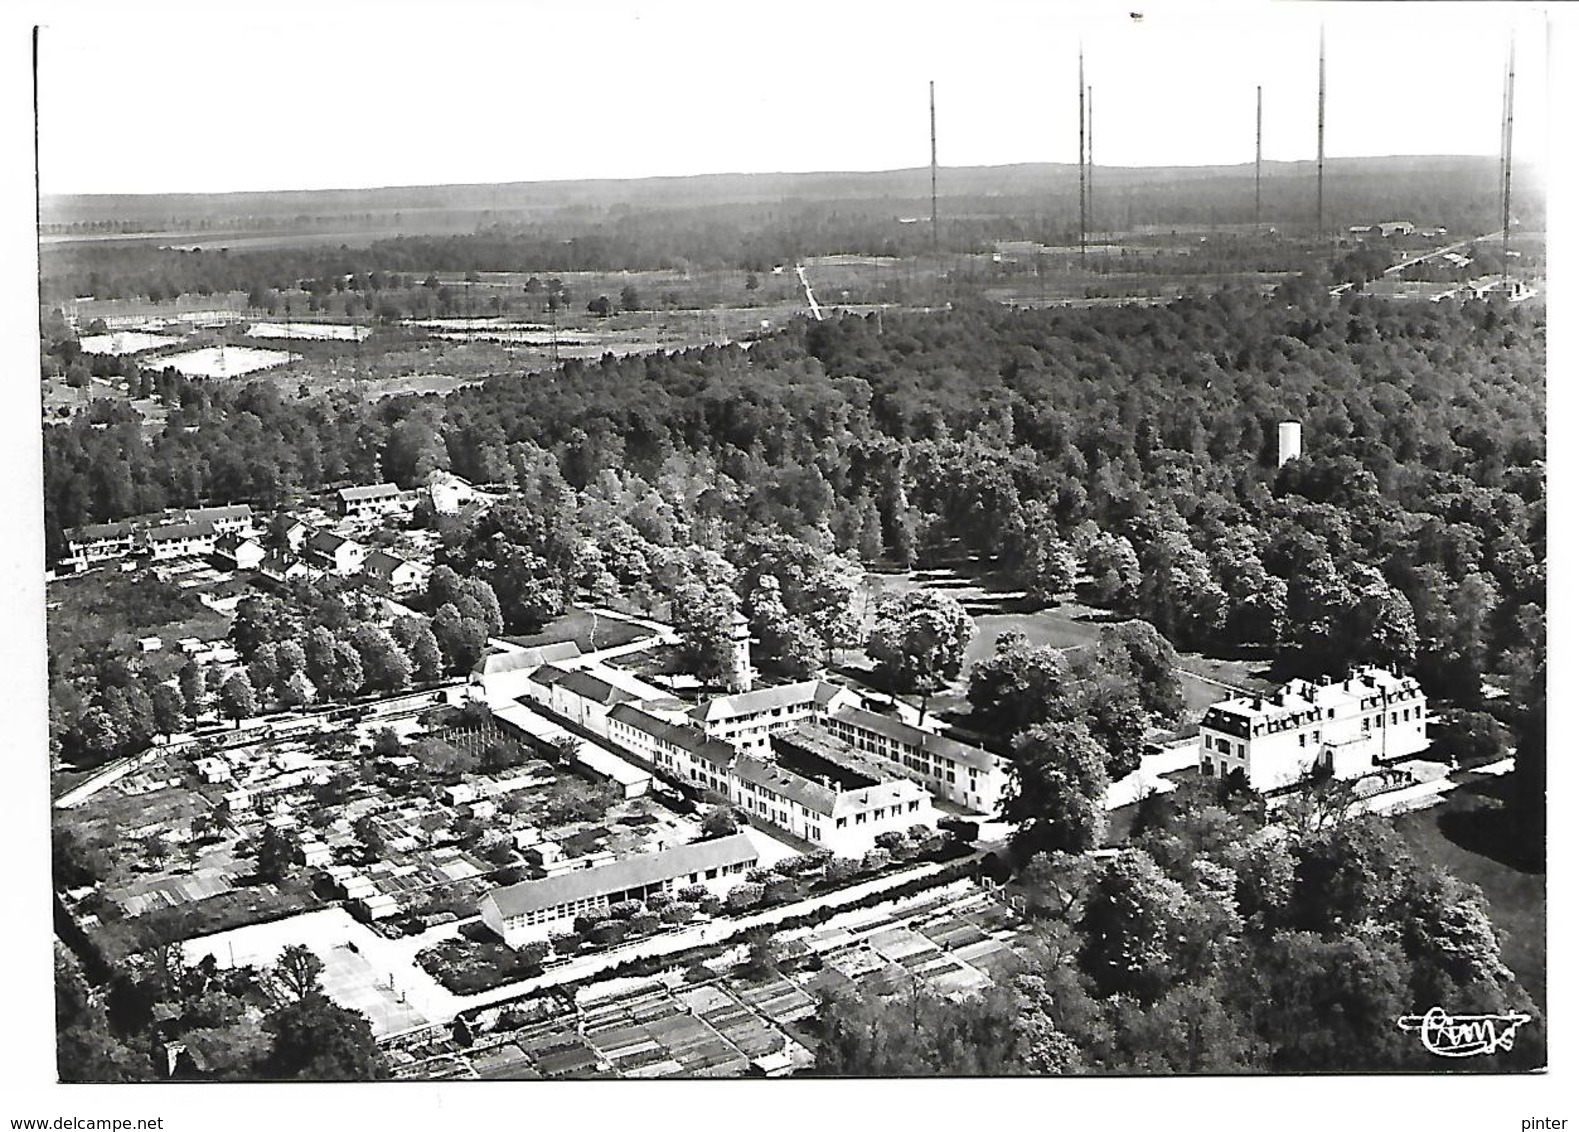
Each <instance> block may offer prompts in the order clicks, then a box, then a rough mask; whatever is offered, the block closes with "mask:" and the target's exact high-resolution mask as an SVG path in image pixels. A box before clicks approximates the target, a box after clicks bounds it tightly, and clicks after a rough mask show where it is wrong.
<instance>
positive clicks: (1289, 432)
mask: <svg viewBox="0 0 1579 1132" xmlns="http://www.w3.org/2000/svg"><path fill="white" fill-rule="evenodd" d="M1299 452H1300V447H1299V422H1298V421H1284V422H1283V423H1282V424H1280V425H1278V426H1277V466H1278V467H1280V468H1281V467H1282V466H1283V465H1284V464H1286V463H1288V462H1289V461H1290V460H1297V459H1299Z"/></svg>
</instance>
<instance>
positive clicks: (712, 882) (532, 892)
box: [479, 833, 757, 947]
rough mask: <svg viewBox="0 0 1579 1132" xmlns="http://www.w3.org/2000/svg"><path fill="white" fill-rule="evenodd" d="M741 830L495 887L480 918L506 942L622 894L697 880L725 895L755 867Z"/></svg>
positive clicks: (645, 893)
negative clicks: (588, 867) (725, 835)
mask: <svg viewBox="0 0 1579 1132" xmlns="http://www.w3.org/2000/svg"><path fill="white" fill-rule="evenodd" d="M756 864H757V850H756V847H755V846H754V845H753V844H752V843H751V838H750V837H748V836H747V835H746V834H744V833H737V834H734V835H733V836H730V837H723V838H719V839H717V840H715V841H700V842H697V843H696V844H694V845H680V846H676V847H675V848H672V849H664V850H661V851H660V852H657V853H643V854H641V855H639V856H635V857H627V858H625V859H624V860H622V861H612V862H610V863H609V864H606V865H598V866H596V867H595V868H590V869H578V870H573V871H571V872H566V873H561V874H559V875H558V876H551V877H544V878H543V879H542V880H529V881H523V882H522V883H520V884H512V885H509V886H508V887H505V888H496V889H494V890H493V891H492V892H490V893H488V894H487V895H486V896H484V897H483V898H482V902H481V905H480V907H479V911H480V912H481V914H482V921H483V923H484V924H486V925H488V927H489V929H490V930H492V931H493V932H494V934H496V935H497V936H498V937H499V938H500V939H502V940H504V942H505V943H507V944H509V945H510V946H511V947H519V946H521V945H522V944H524V943H530V942H532V941H534V940H545V939H547V938H548V937H549V935H550V934H552V933H554V932H557V931H563V930H567V929H569V928H570V926H571V925H572V924H573V923H574V922H575V919H576V917H577V916H582V915H586V914H587V913H589V912H592V911H594V910H596V909H599V908H606V907H608V906H609V905H610V904H617V903H619V902H620V901H622V900H645V899H647V897H649V896H654V895H657V894H659V893H665V894H672V893H673V892H675V891H676V890H677V889H680V888H685V887H688V886H690V885H693V884H699V885H701V886H703V887H704V888H706V889H707V890H708V891H709V892H711V893H713V894H714V895H716V896H724V895H726V894H727V893H728V891H729V890H730V889H731V888H733V887H734V886H735V885H736V884H739V883H740V881H741V880H742V879H743V878H744V875H745V873H746V872H747V871H749V870H750V869H753V868H755V867H756Z"/></svg>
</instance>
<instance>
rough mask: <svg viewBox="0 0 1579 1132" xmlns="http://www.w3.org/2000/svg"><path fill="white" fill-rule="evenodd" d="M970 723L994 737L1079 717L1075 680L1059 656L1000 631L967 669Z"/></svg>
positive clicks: (1021, 635)
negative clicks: (984, 654) (987, 652)
mask: <svg viewBox="0 0 1579 1132" xmlns="http://www.w3.org/2000/svg"><path fill="white" fill-rule="evenodd" d="M968 695H969V700H970V705H971V711H972V718H971V723H972V725H973V726H975V727H977V728H978V729H980V730H983V731H985V732H987V733H988V734H990V735H993V736H995V737H997V738H1000V739H1009V738H1011V737H1012V736H1014V735H1018V734H1019V733H1020V732H1022V731H1024V730H1025V729H1026V728H1028V727H1032V726H1035V725H1036V724H1040V723H1047V722H1049V721H1051V720H1055V719H1059V720H1069V719H1075V718H1077V717H1078V716H1079V713H1080V703H1079V698H1078V687H1077V681H1076V680H1075V677H1074V674H1073V673H1072V672H1071V671H1070V667H1069V662H1068V661H1067V660H1066V659H1065V657H1064V654H1063V653H1062V652H1060V651H1059V650H1058V649H1055V648H1053V647H1052V646H1050V645H1036V646H1033V645H1031V644H1030V642H1029V640H1028V639H1027V638H1026V636H1025V634H1024V633H1022V632H1019V631H1016V630H1010V631H1008V632H1005V633H1001V634H999V636H998V641H997V645H996V648H995V649H994V651H993V654H992V656H990V657H988V658H987V659H986V660H981V661H978V662H977V663H976V664H975V666H974V667H972V668H971V671H970V691H969V694H968Z"/></svg>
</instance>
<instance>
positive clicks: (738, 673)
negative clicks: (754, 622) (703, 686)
mask: <svg viewBox="0 0 1579 1132" xmlns="http://www.w3.org/2000/svg"><path fill="white" fill-rule="evenodd" d="M729 645H730V648H729V670H728V671H727V672H725V673H724V686H725V687H727V688H728V689H729V690H730V691H731V692H747V691H750V690H751V627H750V625H749V624H748V623H747V622H746V619H745V617H744V616H742V615H741V614H740V613H739V612H738V611H737V612H736V613H735V615H734V616H733V617H731V618H730V619H729Z"/></svg>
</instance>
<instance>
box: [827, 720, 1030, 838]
mask: <svg viewBox="0 0 1579 1132" xmlns="http://www.w3.org/2000/svg"><path fill="white" fill-rule="evenodd" d="M820 722H821V724H822V726H823V727H825V728H827V729H828V731H830V732H832V733H833V734H834V735H836V736H837V737H838V738H840V739H842V740H843V741H844V742H846V743H848V744H849V745H850V746H852V747H854V748H855V749H856V750H858V751H860V752H862V753H863V754H866V755H868V756H870V757H872V758H874V759H876V760H877V761H878V762H879V763H881V764H882V765H883V766H885V767H887V768H889V769H891V770H893V771H894V772H895V773H897V774H900V775H902V776H903V777H905V778H908V779H910V780H911V781H912V782H917V783H919V784H921V785H922V786H924V787H926V788H927V789H928V790H930V791H931V792H932V794H933V795H934V796H936V797H938V798H941V799H943V800H945V801H948V802H952V803H953V804H954V805H956V806H962V807H964V808H965V809H967V810H970V811H972V812H974V813H978V814H996V813H997V812H998V807H999V806H1000V804H1001V803H1002V801H1003V795H1004V791H1005V790H1007V789H1008V786H1009V764H1008V762H1007V761H1006V760H1005V759H1002V758H1000V757H998V756H997V755H994V754H993V753H992V752H990V751H984V750H982V749H981V748H980V747H972V746H970V745H969V744H967V743H960V742H957V741H956V740H953V739H949V738H947V737H945V736H942V735H935V734H933V733H932V732H930V731H924V730H922V729H921V728H919V727H914V726H912V725H910V724H908V723H905V722H903V721H902V720H898V719H891V718H889V717H888V716H885V715H879V714H878V713H877V712H872V711H867V710H865V709H864V708H850V707H847V708H842V709H841V710H839V711H836V712H833V713H832V714H830V715H827V716H825V717H823V718H822V719H821V721H820Z"/></svg>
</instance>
